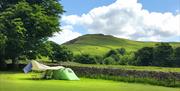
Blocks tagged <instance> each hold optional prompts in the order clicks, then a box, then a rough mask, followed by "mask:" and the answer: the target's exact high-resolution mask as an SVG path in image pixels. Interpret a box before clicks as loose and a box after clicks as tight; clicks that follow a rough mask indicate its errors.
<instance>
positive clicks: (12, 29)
mask: <svg viewBox="0 0 180 91" xmlns="http://www.w3.org/2000/svg"><path fill="white" fill-rule="evenodd" d="M63 12H64V11H63V9H62V6H61V4H60V3H59V2H58V0H0V33H2V34H3V35H4V36H6V37H7V41H6V46H5V56H6V59H12V63H13V64H17V63H18V57H19V56H21V55H26V54H28V53H35V52H36V49H37V47H38V46H40V45H41V44H42V43H43V42H44V41H46V40H47V39H48V37H50V36H52V35H53V33H54V32H59V31H61V30H60V28H59V25H60V23H59V18H60V15H61V14H62V13H63ZM5 56H3V57H5Z"/></svg>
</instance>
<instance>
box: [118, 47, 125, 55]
mask: <svg viewBox="0 0 180 91" xmlns="http://www.w3.org/2000/svg"><path fill="white" fill-rule="evenodd" d="M116 50H117V51H118V53H119V54H121V55H124V54H125V53H126V49H125V48H119V49H116Z"/></svg>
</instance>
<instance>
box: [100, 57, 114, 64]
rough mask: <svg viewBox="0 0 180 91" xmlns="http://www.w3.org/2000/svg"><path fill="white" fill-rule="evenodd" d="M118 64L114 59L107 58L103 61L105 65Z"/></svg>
mask: <svg viewBox="0 0 180 91" xmlns="http://www.w3.org/2000/svg"><path fill="white" fill-rule="evenodd" d="M116 63H117V62H116V61H115V60H114V58H112V57H107V58H105V59H104V60H103V64H107V65H109V64H116Z"/></svg>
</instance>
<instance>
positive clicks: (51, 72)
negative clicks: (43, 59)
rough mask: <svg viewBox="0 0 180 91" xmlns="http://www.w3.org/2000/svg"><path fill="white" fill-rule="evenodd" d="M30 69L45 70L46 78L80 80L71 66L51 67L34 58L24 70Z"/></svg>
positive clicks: (44, 76)
mask: <svg viewBox="0 0 180 91" xmlns="http://www.w3.org/2000/svg"><path fill="white" fill-rule="evenodd" d="M30 70H35V71H43V72H44V75H43V78H46V79H61V80H79V78H78V77H77V76H76V74H75V73H74V72H73V70H72V69H70V68H65V67H63V66H56V67H50V66H47V65H44V64H41V63H39V62H37V61H35V60H32V61H31V62H30V63H29V64H28V65H26V67H24V69H23V71H24V72H25V73H28V72H29V71H30Z"/></svg>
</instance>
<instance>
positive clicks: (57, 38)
mask: <svg viewBox="0 0 180 91" xmlns="http://www.w3.org/2000/svg"><path fill="white" fill-rule="evenodd" d="M72 30H73V27H72V26H69V25H67V26H63V27H62V31H61V32H58V33H55V34H54V36H53V37H51V38H49V40H51V41H54V42H56V43H58V44H62V43H65V42H67V41H69V40H72V39H74V38H77V37H79V36H81V34H80V33H78V32H73V31H72Z"/></svg>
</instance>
